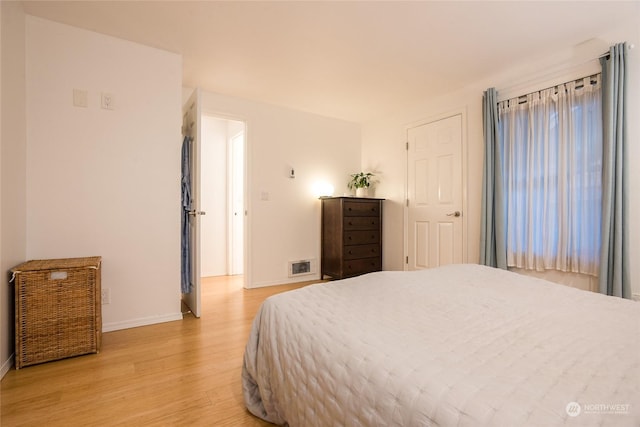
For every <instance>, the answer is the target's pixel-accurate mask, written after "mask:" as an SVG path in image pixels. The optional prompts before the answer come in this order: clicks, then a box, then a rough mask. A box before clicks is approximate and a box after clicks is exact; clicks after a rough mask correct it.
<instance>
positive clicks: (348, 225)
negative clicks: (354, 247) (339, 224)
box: [344, 216, 380, 230]
mask: <svg viewBox="0 0 640 427" xmlns="http://www.w3.org/2000/svg"><path fill="white" fill-rule="evenodd" d="M344 229H345V230H378V229H380V218H379V217H377V216H349V217H345V218H344Z"/></svg>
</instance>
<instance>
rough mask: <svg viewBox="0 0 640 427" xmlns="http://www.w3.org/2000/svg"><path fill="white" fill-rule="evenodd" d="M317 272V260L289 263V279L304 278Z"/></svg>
mask: <svg viewBox="0 0 640 427" xmlns="http://www.w3.org/2000/svg"><path fill="white" fill-rule="evenodd" d="M315 272H316V260H315V259H302V260H299V261H289V277H297V276H304V275H305V274H314V273H315Z"/></svg>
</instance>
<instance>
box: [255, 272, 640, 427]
mask: <svg viewBox="0 0 640 427" xmlns="http://www.w3.org/2000/svg"><path fill="white" fill-rule="evenodd" d="M242 383H243V392H244V399H245V403H246V406H247V408H248V410H249V411H250V412H251V413H253V414H254V415H256V416H258V417H260V418H262V419H264V420H267V421H269V422H271V423H275V424H279V425H289V426H304V427H307V426H340V425H342V426H478V425H499V426H525V425H529V426H556V425H575V426H590V425H593V426H639V425H640V304H639V303H637V302H633V301H629V300H623V299H620V298H615V297H608V296H604V295H600V294H595V293H591V292H587V291H582V290H578V289H574V288H570V287H566V286H562V285H557V284H553V283H550V282H547V281H544V280H540V279H535V278H531V277H528V276H523V275H519V274H516V273H511V272H507V271H503V270H498V269H493V268H489V267H484V266H479V265H471V264H465V265H454V266H446V267H440V268H436V269H430V270H422V271H414V272H377V273H371V274H367V275H363V276H359V277H355V278H351V279H345V280H340V281H335V282H328V283H324V284H317V285H311V286H307V287H305V288H301V289H298V290H295V291H290V292H286V293H283V294H279V295H275V296H273V297H270V298H268V299H267V300H265V301H264V303H263V304H262V306H261V308H260V309H259V311H258V313H257V315H256V317H255V320H254V322H253V326H252V330H251V334H250V338H249V342H248V344H247V347H246V351H245V355H244V364H243V369H242Z"/></svg>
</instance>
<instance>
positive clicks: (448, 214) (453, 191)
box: [407, 114, 463, 270]
mask: <svg viewBox="0 0 640 427" xmlns="http://www.w3.org/2000/svg"><path fill="white" fill-rule="evenodd" d="M407 137H408V148H407V151H408V153H407V163H408V165H407V172H408V173H407V179H408V182H407V192H408V199H409V201H408V204H407V205H408V215H407V216H408V221H407V223H408V225H407V226H408V230H407V238H408V242H407V243H408V245H407V250H408V253H407V264H408V269H409V270H418V269H423V268H432V267H437V266H441V265H446V264H452V263H461V262H463V221H462V215H463V212H462V206H463V181H462V160H463V159H462V116H461V115H460V114H458V115H455V116H452V117H448V118H446V119H442V120H438V121H435V122H432V123H427V124H424V125H421V126H417V127H414V128H410V129H408V131H407Z"/></svg>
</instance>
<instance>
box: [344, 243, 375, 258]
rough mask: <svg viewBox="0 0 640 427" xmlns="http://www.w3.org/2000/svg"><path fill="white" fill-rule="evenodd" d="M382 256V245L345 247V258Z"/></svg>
mask: <svg viewBox="0 0 640 427" xmlns="http://www.w3.org/2000/svg"><path fill="white" fill-rule="evenodd" d="M377 256H380V245H378V244H375V245H355V246H345V247H344V259H359V258H371V257H377Z"/></svg>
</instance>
